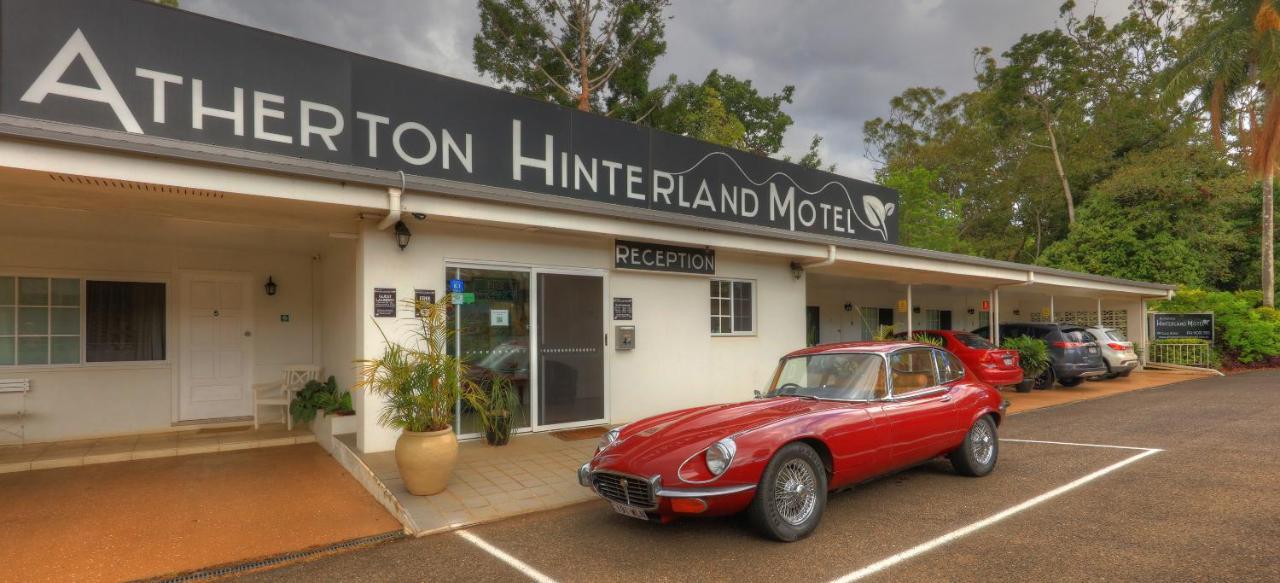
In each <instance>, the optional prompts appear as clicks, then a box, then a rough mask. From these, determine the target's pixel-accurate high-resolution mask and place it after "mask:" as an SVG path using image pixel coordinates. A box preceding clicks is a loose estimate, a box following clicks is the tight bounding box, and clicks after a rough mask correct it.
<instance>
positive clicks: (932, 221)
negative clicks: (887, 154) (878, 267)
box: [882, 166, 969, 253]
mask: <svg viewBox="0 0 1280 583" xmlns="http://www.w3.org/2000/svg"><path fill="white" fill-rule="evenodd" d="M882 183H883V184H884V185H885V186H887V187H889V188H892V189H894V190H896V191H898V195H899V196H900V197H901V198H900V201H899V205H898V208H900V209H902V217H901V219H900V220H901V222H900V223H899V229H900V230H899V239H900V240H901V242H902V244H903V245H909V246H911V247H919V248H921V249H932V250H934V251H947V252H951V253H965V252H968V251H969V248H968V246H967V245H965V243H964V242H963V241H961V240H960V224H961V217H962V213H961V208H960V201H958V200H956V199H953V198H952V197H950V196H948V195H947V193H945V192H943V191H941V190H939V189H938V188H937V186H936V185H937V183H938V175H937V173H935V172H932V171H930V170H926V169H924V168H921V167H919V166H917V167H915V168H911V169H910V170H906V171H894V172H890V173H889V174H888V176H886V177H885V178H884V179H883V180H882Z"/></svg>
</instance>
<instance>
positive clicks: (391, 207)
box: [378, 171, 404, 231]
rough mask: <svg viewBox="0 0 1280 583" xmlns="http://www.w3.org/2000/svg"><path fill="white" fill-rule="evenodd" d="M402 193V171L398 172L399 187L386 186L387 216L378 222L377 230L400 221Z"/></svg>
mask: <svg viewBox="0 0 1280 583" xmlns="http://www.w3.org/2000/svg"><path fill="white" fill-rule="evenodd" d="M402 195H404V172H403V171H402V172H400V187H399V188H396V187H394V186H388V187H387V216H385V217H383V218H382V221H380V222H379V223H378V230H379V231H385V230H387V228H388V227H390V226H391V225H394V224H396V223H397V222H399V221H400V197H401V196H402Z"/></svg>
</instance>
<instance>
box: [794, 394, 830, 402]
mask: <svg viewBox="0 0 1280 583" xmlns="http://www.w3.org/2000/svg"><path fill="white" fill-rule="evenodd" d="M787 396H788V397H795V398H797V399H809V400H811V401H821V400H822V399H819V398H817V397H815V396H813V395H787Z"/></svg>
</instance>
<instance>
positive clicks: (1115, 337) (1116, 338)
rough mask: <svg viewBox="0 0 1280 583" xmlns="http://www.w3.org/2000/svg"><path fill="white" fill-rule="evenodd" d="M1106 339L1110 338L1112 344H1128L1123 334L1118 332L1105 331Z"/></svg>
mask: <svg viewBox="0 0 1280 583" xmlns="http://www.w3.org/2000/svg"><path fill="white" fill-rule="evenodd" d="M1107 338H1110V339H1111V341H1112V342H1128V341H1129V339H1128V338H1125V336H1124V332H1121V331H1119V330H1107Z"/></svg>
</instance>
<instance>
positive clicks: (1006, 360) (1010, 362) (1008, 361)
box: [1004, 356, 1013, 366]
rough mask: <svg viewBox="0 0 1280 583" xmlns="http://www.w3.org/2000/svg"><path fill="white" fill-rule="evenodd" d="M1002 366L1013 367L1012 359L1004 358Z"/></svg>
mask: <svg viewBox="0 0 1280 583" xmlns="http://www.w3.org/2000/svg"><path fill="white" fill-rule="evenodd" d="M1004 365H1005V366H1013V359H1012V358H1010V357H1008V356H1006V357H1004Z"/></svg>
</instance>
